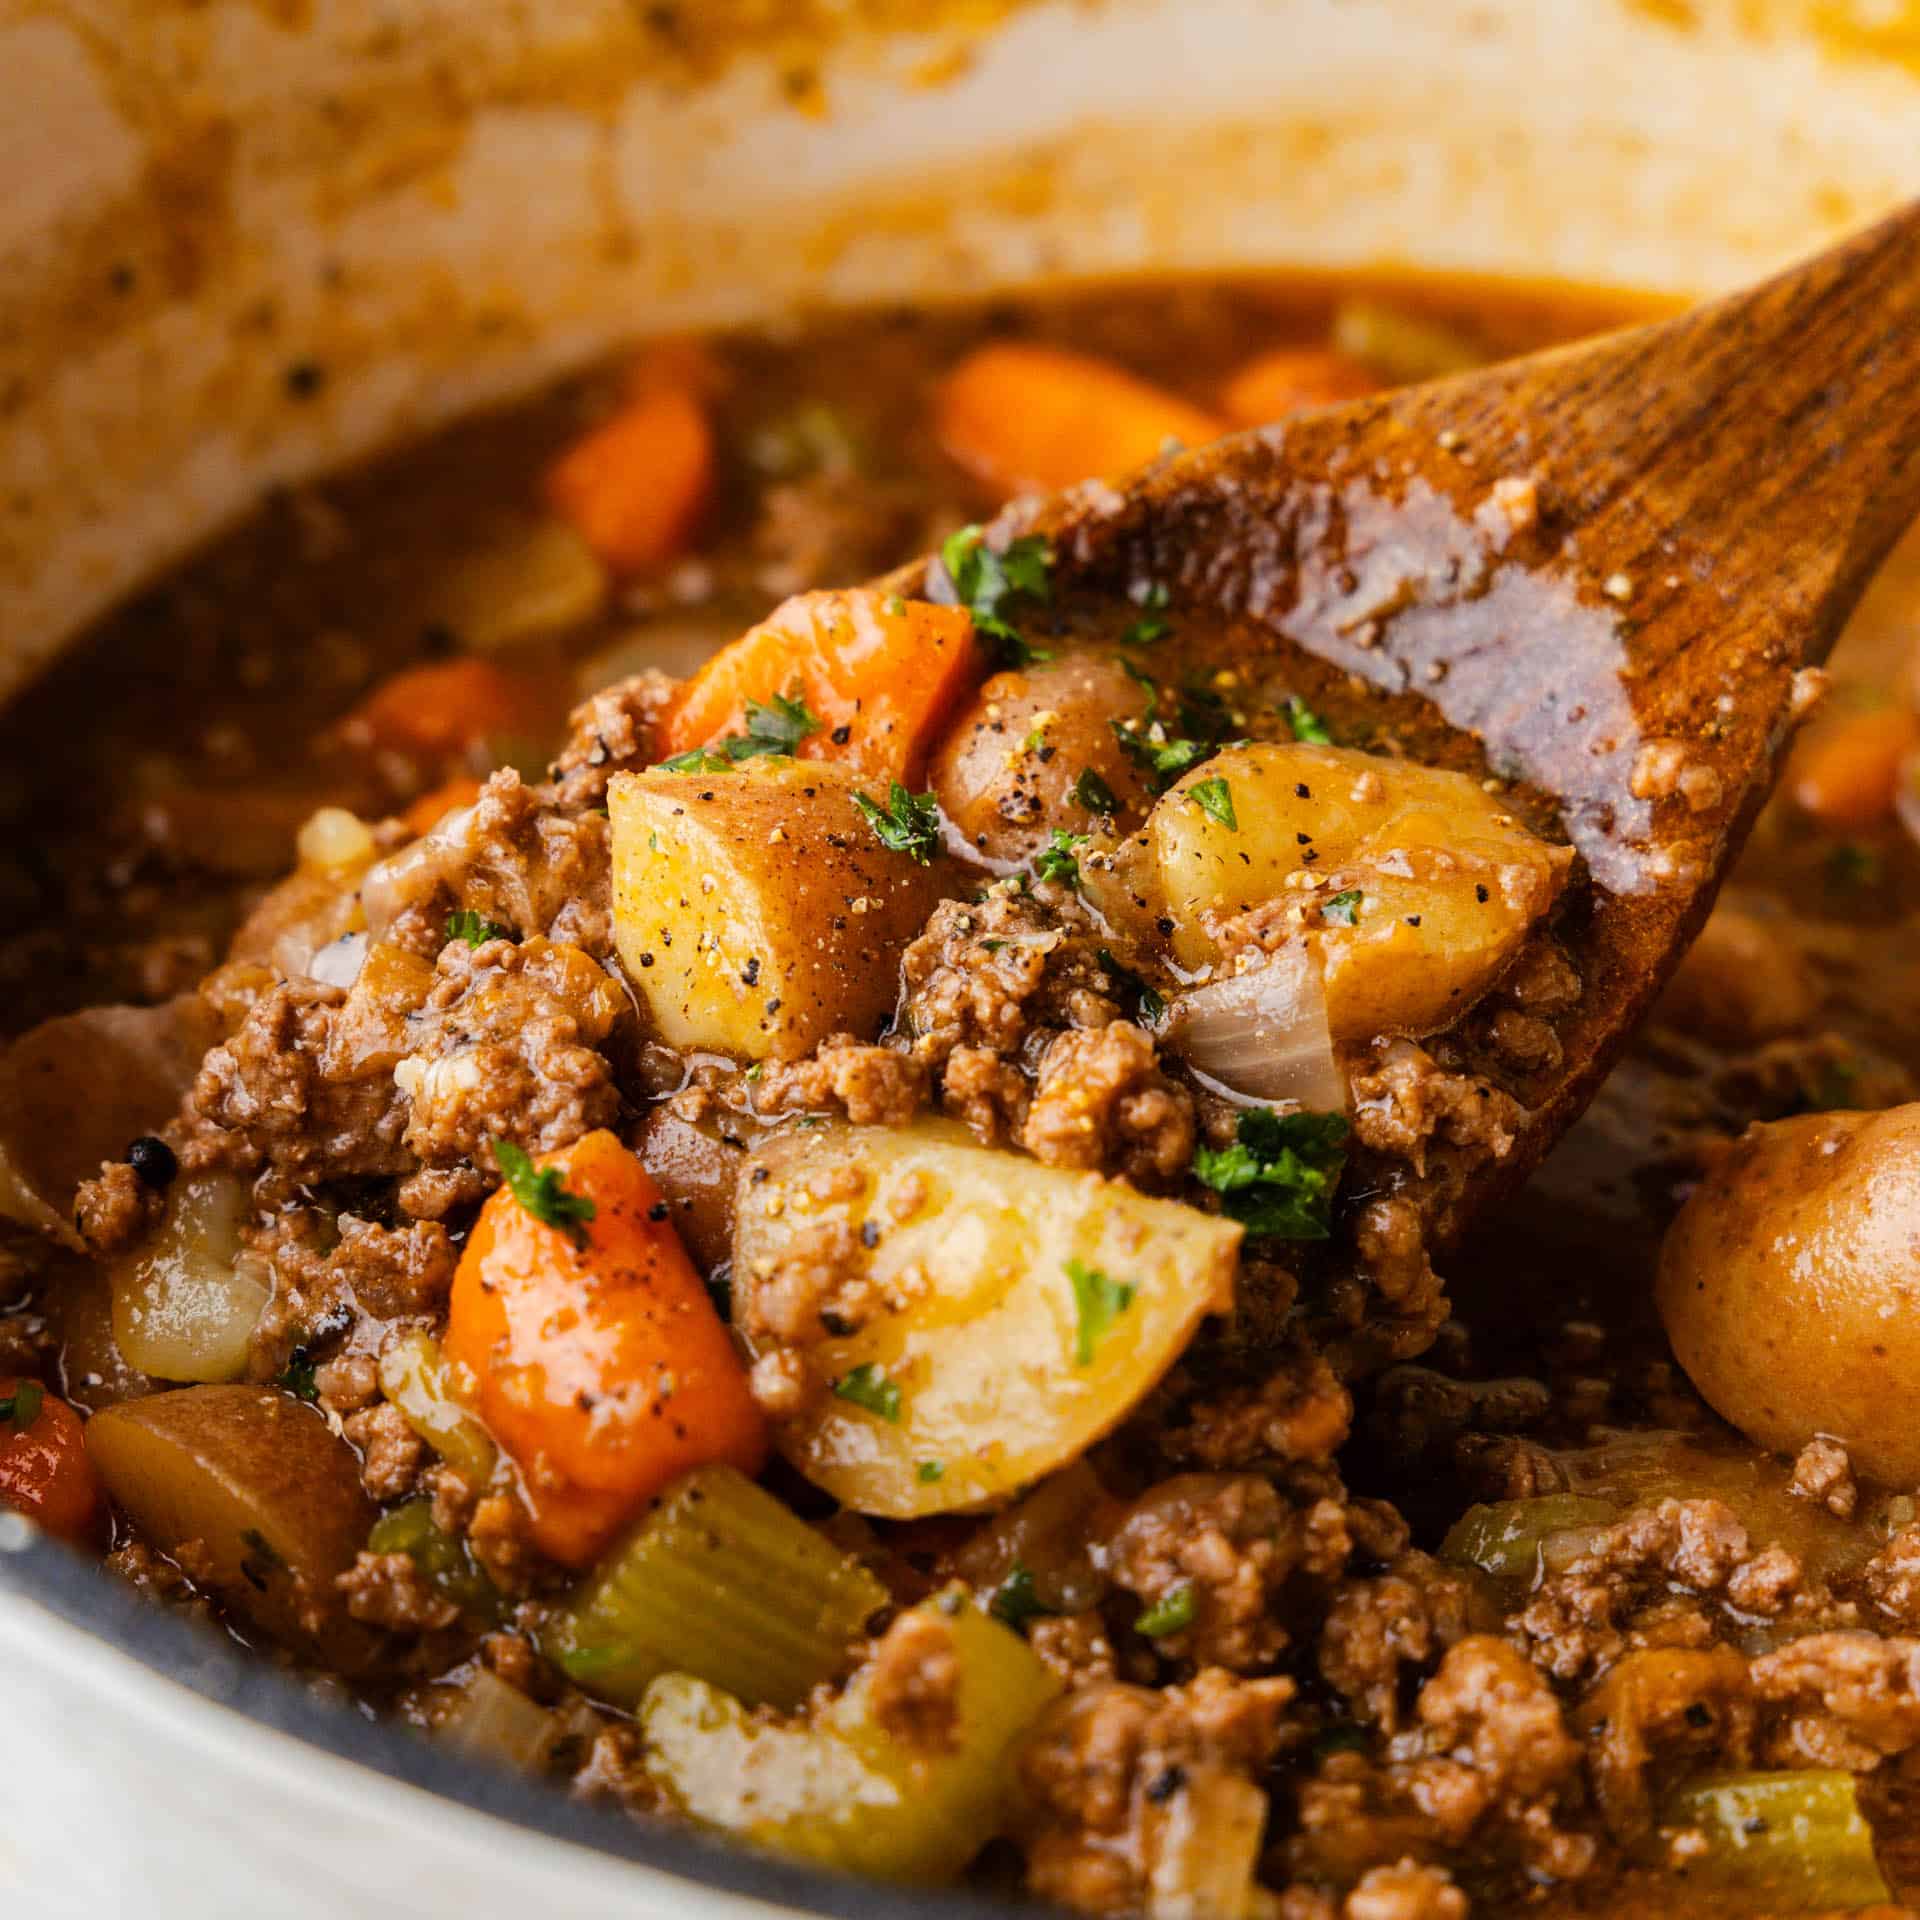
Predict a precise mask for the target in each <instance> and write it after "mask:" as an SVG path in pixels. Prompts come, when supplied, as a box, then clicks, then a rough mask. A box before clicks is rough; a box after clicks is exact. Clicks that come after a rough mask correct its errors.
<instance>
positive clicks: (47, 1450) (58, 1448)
mask: <svg viewBox="0 0 1920 1920" xmlns="http://www.w3.org/2000/svg"><path fill="white" fill-rule="evenodd" d="M0 1409H5V1415H4V1417H0V1506H5V1507H11V1508H13V1509H14V1511H15V1512H16V1513H24V1514H25V1515H26V1516H27V1518H28V1519H29V1520H32V1521H35V1522H36V1523H37V1524H39V1525H40V1526H42V1527H44V1528H45V1529H46V1530H47V1531H48V1532H49V1533H51V1534H55V1535H57V1536H58V1537H59V1538H60V1539H62V1540H75V1541H78V1540H84V1539H86V1538H88V1537H89V1536H90V1535H91V1534H92V1533H93V1531H94V1529H95V1527H96V1526H97V1525H98V1523H99V1519H100V1509H101V1500H100V1481H99V1479H98V1477H97V1476H96V1475H95V1473H94V1470H93V1462H92V1461H91V1460H90V1459H89V1458H88V1457H87V1443H86V1436H85V1431H84V1429H83V1428H82V1427H81V1425H80V1416H79V1415H78V1414H77V1413H75V1412H74V1410H73V1409H72V1408H71V1407H70V1406H68V1405H67V1403H66V1402H65V1401H64V1400H61V1399H57V1398H56V1397H55V1396H54V1395H53V1394H51V1393H49V1392H47V1391H46V1389H45V1388H44V1387H42V1386H41V1385H40V1384H39V1382H38V1381H35V1380H24V1379H16V1380H0ZM22 1411H24V1412H26V1413H27V1414H28V1415H29V1416H30V1417H29V1418H27V1419H24V1420H23V1419H21V1418H20V1417H19V1416H20V1414H21V1412H22Z"/></svg>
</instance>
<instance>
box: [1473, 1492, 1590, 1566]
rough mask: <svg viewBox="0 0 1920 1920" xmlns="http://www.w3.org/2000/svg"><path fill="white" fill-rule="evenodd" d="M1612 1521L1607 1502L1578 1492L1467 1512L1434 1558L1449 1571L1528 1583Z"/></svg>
mask: <svg viewBox="0 0 1920 1920" xmlns="http://www.w3.org/2000/svg"><path fill="white" fill-rule="evenodd" d="M1618 1516H1619V1509H1618V1508H1617V1507H1616V1506H1614V1504H1613V1503H1612V1502H1611V1501H1609V1500H1596V1499H1591V1498H1589V1497H1588V1496H1586V1495H1584V1494H1578V1493H1547V1494H1542V1495H1540V1496H1539V1497H1538V1498H1536V1499H1532V1500H1500V1501H1496V1502H1494V1503H1493V1504H1492V1505H1490V1506H1477V1507H1469V1508H1468V1509H1467V1510H1466V1512H1465V1513H1463V1514H1462V1515H1461V1516H1460V1518H1459V1519H1458V1520H1456V1521H1455V1522H1454V1523H1453V1525H1452V1526H1451V1527H1450V1528H1449V1529H1448V1530H1447V1537H1446V1538H1445V1539H1444V1540H1443V1541H1441V1543H1440V1558H1441V1559H1442V1560H1444V1561H1446V1562H1447V1563H1448V1564H1449V1565H1450V1566H1456V1567H1478V1568H1479V1569H1480V1571H1481V1572H1482V1573H1490V1574H1492V1575H1494V1576H1495V1577H1496V1578H1497V1579H1501V1580H1532V1579H1535V1578H1537V1577H1538V1575H1539V1574H1540V1572H1541V1570H1542V1569H1543V1568H1545V1569H1548V1570H1551V1569H1552V1568H1553V1567H1554V1566H1555V1565H1556V1564H1558V1563H1560V1562H1563V1561H1565V1560H1568V1559H1571V1558H1572V1557H1573V1555H1574V1554H1576V1553H1578V1552H1579V1551H1580V1550H1581V1548H1582V1547H1583V1546H1584V1545H1585V1544H1586V1543H1587V1540H1588V1537H1589V1536H1590V1535H1591V1533H1592V1531H1593V1529H1595V1528H1597V1527H1604V1526H1606V1525H1608V1524H1609V1523H1610V1522H1611V1521H1613V1520H1614V1519H1616V1518H1618Z"/></svg>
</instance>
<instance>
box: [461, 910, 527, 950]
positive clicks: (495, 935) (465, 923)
mask: <svg viewBox="0 0 1920 1920" xmlns="http://www.w3.org/2000/svg"><path fill="white" fill-rule="evenodd" d="M447 938H448V939H449V940H464V941H465V942H466V943H467V945H468V946H470V947H484V946H485V945H486V944H487V942H488V941H489V940H511V939H512V938H513V929H512V928H511V927H503V926H502V925H501V924H500V922H499V921H498V920H489V919H488V918H487V917H486V915H485V914H483V913H475V912H474V910H473V909H472V908H471V907H462V908H461V909H460V910H459V911H458V912H457V913H450V914H448V915H447Z"/></svg>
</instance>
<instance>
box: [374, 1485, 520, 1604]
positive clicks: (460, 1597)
mask: <svg viewBox="0 0 1920 1920" xmlns="http://www.w3.org/2000/svg"><path fill="white" fill-rule="evenodd" d="M367 1551H368V1552H369V1553H404V1554H405V1555H406V1556H407V1558H408V1559H409V1560H411V1561H412V1562H413V1564H414V1565H415V1566H416V1567H418V1568H419V1569H420V1571H421V1572H422V1573H423V1574H425V1575H426V1577H427V1579H428V1581H429V1582H430V1583H431V1584H432V1585H433V1587H434V1588H435V1589H436V1590H437V1591H438V1592H440V1593H442V1594H444V1595H445V1596H446V1597H447V1598H448V1599H449V1600H451V1601H452V1602H453V1603H454V1605H455V1606H457V1607H458V1608H459V1609H460V1611H461V1612H462V1613H464V1614H469V1615H472V1616H475V1617H477V1618H479V1619H483V1620H492V1619H495V1618H497V1617H498V1615H499V1612H500V1594H499V1590H498V1589H497V1588H496V1587H495V1586H494V1584H493V1582H492V1581H491V1580H489V1579H488V1578H487V1576H486V1574H485V1572H484V1571H483V1570H482V1568H481V1566H480V1564H479V1562H478V1561H476V1560H475V1559H474V1557H473V1555H472V1554H471V1553H469V1552H468V1551H467V1544H466V1542H465V1541H464V1540H456V1539H454V1537H453V1536H452V1535H451V1534H448V1533H443V1532H442V1531H441V1530H440V1529H439V1528H438V1527H437V1526H435V1525H434V1523H433V1502H432V1501H431V1500H409V1501H408V1502H407V1503H406V1505H405V1506H403V1507H395V1508H394V1509H393V1511H392V1512H391V1513H383V1514H382V1515H381V1516H380V1518H379V1519H378V1520H376V1521H375V1522H374V1523H373V1531H372V1532H371V1533H369V1534H368V1535H367Z"/></svg>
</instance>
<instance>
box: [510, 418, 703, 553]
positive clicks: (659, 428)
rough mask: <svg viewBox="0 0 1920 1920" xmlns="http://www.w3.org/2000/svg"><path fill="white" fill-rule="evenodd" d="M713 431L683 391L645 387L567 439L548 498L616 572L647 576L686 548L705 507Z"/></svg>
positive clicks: (549, 475) (550, 480)
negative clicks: (586, 431) (580, 433)
mask: <svg viewBox="0 0 1920 1920" xmlns="http://www.w3.org/2000/svg"><path fill="white" fill-rule="evenodd" d="M714 464H715V463H714V445H713V429H712V427H711V426H710V425H709V424H708V421H707V414H706V409H705V408H704V407H702V406H701V404H700V402H699V400H698V399H697V398H696V397H695V396H694V395H693V394H692V393H690V392H688V391H687V389H686V388H685V387H679V386H651V385H650V386H644V387H642V388H641V390H640V391H639V392H637V393H636V394H635V395H634V397H633V398H632V399H631V400H629V401H628V403H627V404H626V405H625V406H624V407H622V408H621V409H620V411H619V412H618V413H616V414H615V415H614V416H613V417H612V418H611V419H610V420H608V421H606V422H605V423H604V424H602V425H600V426H598V427H596V428H594V430H593V431H592V432H591V433H589V434H587V435H586V436H585V437H584V438H583V439H580V440H577V441H575V442H574V444H573V446H571V447H570V448H569V449H568V450H567V451H566V452H565V453H563V454H562V455H561V456H560V458H559V459H558V460H556V461H555V462H554V464H553V466H552V467H551V468H550V469H549V470H548V473H547V497H548V499H549V500H551V501H552V503H553V505H554V508H555V510H556V511H557V512H559V513H560V514H561V515H563V516H564V517H565V518H566V519H567V520H569V521H571V522H572V523H573V526H574V528H575V529H576V531H577V532H578V533H579V534H580V537H581V538H582V539H583V540H585V541H586V543H587V545H588V546H590V547H591V548H592V549H593V550H594V552H595V553H597V554H598V555H599V556H600V558H601V559H602V560H604V561H605V562H606V563H607V565H608V566H610V567H612V568H613V569H614V570H615V571H616V572H618V573H654V572H657V571H658V570H659V569H660V568H662V567H664V566H667V565H669V564H670V563H671V562H672V561H674V560H677V559H678V558H679V557H680V556H681V555H682V554H683V553H685V552H686V551H687V549H688V548H689V547H690V546H691V545H692V544H693V541H694V537H695V535H696V534H697V533H698V532H699V529H700V523H701V521H702V520H703V519H704V518H705V516H706V512H707V508H708V507H709V506H710V505H711V504H712V500H713V486H714Z"/></svg>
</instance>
